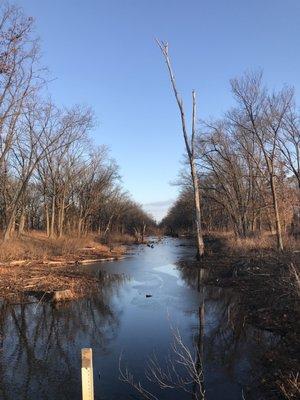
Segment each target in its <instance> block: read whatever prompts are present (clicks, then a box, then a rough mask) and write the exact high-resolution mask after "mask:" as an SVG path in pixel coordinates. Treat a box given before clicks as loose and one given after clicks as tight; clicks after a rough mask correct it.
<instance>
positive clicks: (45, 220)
mask: <svg viewBox="0 0 300 400" xmlns="http://www.w3.org/2000/svg"><path fill="white" fill-rule="evenodd" d="M33 30H34V21H33V19H32V18H28V17H26V16H25V15H24V14H23V12H22V10H20V9H19V8H17V7H15V6H11V5H9V4H8V3H2V5H1V8H0V229H1V231H2V232H3V238H4V240H9V239H10V238H11V237H12V236H14V234H15V232H17V233H19V234H22V233H24V231H25V230H27V229H28V230H30V229H44V230H45V231H46V232H47V235H48V236H49V237H50V238H54V237H61V236H63V235H64V234H76V235H78V236H81V235H84V234H87V233H88V232H89V231H97V232H98V233H101V234H102V235H103V236H104V237H107V235H109V233H110V232H111V231H112V230H114V231H118V232H120V233H121V234H124V233H131V234H135V235H136V236H138V237H142V236H143V235H144V233H145V229H146V227H147V226H149V225H151V226H153V225H154V222H153V220H152V218H151V217H150V216H149V215H148V214H147V213H145V212H144V211H143V209H142V207H141V206H140V205H138V204H137V203H135V202H134V201H133V200H132V199H131V198H130V196H129V195H128V194H127V193H126V192H125V191H124V190H123V189H122V186H121V178H120V175H119V172H118V166H117V165H116V163H115V162H114V161H113V160H112V159H111V158H110V155H109V151H108V149H107V148H105V146H98V147H97V146H95V145H94V143H93V142H92V140H91V138H90V135H91V131H92V129H93V128H94V127H95V117H94V115H93V111H92V110H91V109H90V108H88V107H83V106H80V105H74V106H72V107H69V108H66V107H58V106H57V105H56V104H55V103H54V102H53V100H52V99H51V98H50V97H48V95H47V94H45V93H47V71H46V70H45V69H44V68H42V67H41V63H40V49H39V41H38V39H37V38H36V37H35V36H34V33H33Z"/></svg>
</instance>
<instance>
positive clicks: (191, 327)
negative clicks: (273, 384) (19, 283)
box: [0, 239, 277, 400]
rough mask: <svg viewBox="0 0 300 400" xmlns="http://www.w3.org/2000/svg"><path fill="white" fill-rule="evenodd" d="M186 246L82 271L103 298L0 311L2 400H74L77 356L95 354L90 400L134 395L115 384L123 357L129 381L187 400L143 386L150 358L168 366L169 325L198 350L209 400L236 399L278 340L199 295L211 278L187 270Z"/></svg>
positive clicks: (229, 305) (214, 291) (224, 304)
mask: <svg viewBox="0 0 300 400" xmlns="http://www.w3.org/2000/svg"><path fill="white" fill-rule="evenodd" d="M184 244H189V243H188V242H185V241H183V240H180V239H165V240H164V241H163V242H161V243H159V244H157V245H155V246H154V248H149V247H146V246H139V247H138V248H137V251H136V253H135V254H134V255H132V256H131V257H130V258H127V259H124V260H122V261H119V262H111V263H106V264H101V265H92V266H88V267H81V268H86V272H87V273H91V274H96V275H97V277H98V278H99V291H98V293H97V294H96V295H93V296H90V297H87V298H85V299H83V300H80V301H73V302H70V303H65V304H64V305H61V306H59V307H54V306H53V305H52V304H50V303H46V302H45V303H44V302H40V303H39V304H23V305H18V306H10V305H8V304H6V303H5V302H2V303H1V304H0V346H1V348H0V398H1V399H5V400H6V399H8V400H11V399H16V400H18V399H24V400H27V399H28V400H29V399H30V400H35V399H56V400H61V399H80V398H81V383H80V349H81V348H82V347H92V348H93V352H94V379H95V398H96V399H100V398H101V399H129V398H132V396H133V395H134V392H133V390H132V389H131V388H130V387H129V386H128V385H126V384H124V383H122V382H120V380H119V379H118V377H119V371H118V359H119V355H120V353H121V352H122V351H123V352H124V356H123V357H124V359H125V360H126V363H127V364H128V366H129V368H130V370H131V372H132V373H133V374H134V376H135V379H136V380H141V381H143V382H144V383H145V386H147V388H148V389H149V390H151V392H152V393H154V394H155V395H157V396H158V397H159V398H160V399H172V400H176V399H178V400H179V399H190V398H191V397H190V395H189V394H187V393H184V392H179V391H175V392H170V391H168V390H164V391H161V390H160V389H159V388H158V387H157V386H156V385H154V384H151V383H149V382H147V381H145V376H144V370H145V362H146V360H147V358H148V357H149V356H150V355H151V354H152V353H153V351H155V353H156V354H157V355H158V358H159V361H161V362H162V363H163V360H164V358H165V357H166V356H167V353H168V349H169V347H170V342H171V339H172V332H171V329H170V325H172V326H176V328H178V329H179V331H180V334H181V336H182V338H183V341H184V343H186V344H187V345H188V346H189V347H190V348H191V349H193V347H194V346H196V347H197V348H198V353H197V354H198V357H199V360H197V361H198V363H199V368H200V366H201V367H202V366H203V369H204V378H205V379H204V380H205V382H204V385H205V390H206V398H207V399H209V400H210V399H214V400H219V399H222V400H226V399H230V400H235V399H241V398H242V389H243V388H244V389H245V388H246V387H247V385H249V384H251V371H252V370H253V369H255V368H257V362H258V359H259V354H260V353H261V352H264V351H265V350H266V348H267V347H268V346H270V345H272V344H274V342H276V340H277V339H276V337H273V336H272V335H270V334H268V333H266V332H263V331H259V330H256V329H254V328H252V327H251V326H249V325H247V323H246V321H245V318H244V315H245V314H244V311H243V307H242V305H241V302H240V300H239V297H238V296H237V294H236V293H235V292H234V291H232V290H229V289H221V288H216V287H211V286H206V285H205V283H204V282H205V278H206V276H205V274H206V273H207V272H206V271H204V270H199V269H197V268H195V267H194V266H193V263H192V262H191V263H190V262H189V260H192V258H193V256H194V250H193V248H191V247H190V246H184ZM181 261H185V262H181ZM150 296H151V297H150Z"/></svg>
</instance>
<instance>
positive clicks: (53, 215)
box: [49, 196, 55, 239]
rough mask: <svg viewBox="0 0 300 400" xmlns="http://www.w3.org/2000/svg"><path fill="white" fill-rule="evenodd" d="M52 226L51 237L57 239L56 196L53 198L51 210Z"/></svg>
mask: <svg viewBox="0 0 300 400" xmlns="http://www.w3.org/2000/svg"><path fill="white" fill-rule="evenodd" d="M51 211H52V212H51V225H50V235H49V237H50V238H51V239H53V238H54V237H55V196H53V197H52V210H51Z"/></svg>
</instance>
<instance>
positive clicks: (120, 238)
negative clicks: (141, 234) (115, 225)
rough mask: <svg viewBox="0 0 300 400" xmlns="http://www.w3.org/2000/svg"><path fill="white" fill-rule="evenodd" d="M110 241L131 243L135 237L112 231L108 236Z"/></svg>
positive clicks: (134, 240)
mask: <svg viewBox="0 0 300 400" xmlns="http://www.w3.org/2000/svg"><path fill="white" fill-rule="evenodd" d="M109 241H110V243H115V244H133V243H135V242H136V238H135V237H134V236H132V235H128V234H127V233H124V234H121V233H117V232H113V233H111V234H110V236H109Z"/></svg>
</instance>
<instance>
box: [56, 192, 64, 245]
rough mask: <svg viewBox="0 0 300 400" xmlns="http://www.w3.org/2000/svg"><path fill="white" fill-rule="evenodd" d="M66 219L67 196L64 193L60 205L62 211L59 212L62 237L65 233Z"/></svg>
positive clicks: (59, 230) (60, 235) (59, 231)
mask: <svg viewBox="0 0 300 400" xmlns="http://www.w3.org/2000/svg"><path fill="white" fill-rule="evenodd" d="M64 219H65V196H64V195H63V198H62V202H61V206H60V212H59V227H58V236H59V237H60V238H61V237H62V235H63V228H64Z"/></svg>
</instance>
